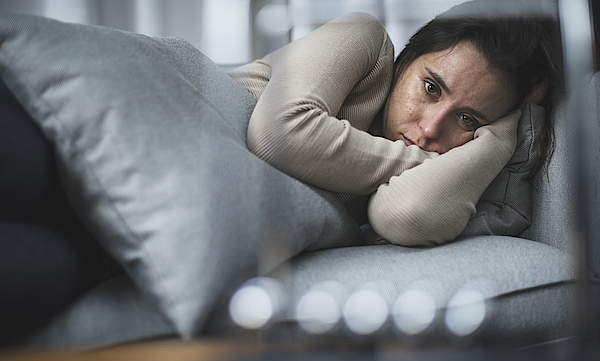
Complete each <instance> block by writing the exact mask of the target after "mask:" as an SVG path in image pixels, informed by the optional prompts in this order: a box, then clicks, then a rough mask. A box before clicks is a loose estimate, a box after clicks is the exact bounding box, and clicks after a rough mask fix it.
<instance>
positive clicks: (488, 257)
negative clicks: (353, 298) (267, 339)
mask: <svg viewBox="0 0 600 361" xmlns="http://www.w3.org/2000/svg"><path fill="white" fill-rule="evenodd" d="M288 270H289V272H288V273H286V277H284V278H282V280H284V285H285V287H286V288H285V291H284V292H283V293H282V294H284V295H286V298H285V300H286V301H287V302H288V306H287V307H286V308H285V309H284V310H283V313H282V314H281V315H280V316H279V317H278V318H277V320H276V322H277V323H281V322H285V321H292V320H295V319H296V316H295V311H296V305H297V304H298V302H299V300H300V298H301V297H302V296H303V295H304V294H306V292H307V291H309V290H310V289H311V288H313V287H315V285H318V284H321V285H324V286H322V287H323V288H324V289H325V290H326V291H327V292H329V293H330V294H332V295H333V296H334V298H336V299H337V300H338V301H339V304H340V309H341V307H342V305H343V303H344V302H345V300H347V299H348V296H349V295H350V294H351V293H352V292H354V291H356V290H359V289H361V288H370V289H373V290H375V291H377V292H379V293H380V294H381V296H382V297H383V298H384V299H385V300H386V302H387V305H388V307H389V309H390V310H391V309H392V307H393V305H394V302H395V300H396V299H397V298H398V296H399V295H400V294H402V293H403V292H404V291H406V290H409V289H415V288H416V289H421V290H424V291H426V292H428V293H429V294H430V295H431V296H432V297H433V298H434V299H435V301H436V306H437V316H436V317H437V318H440V317H441V316H443V313H444V309H445V307H446V306H447V305H448V302H449V301H450V299H451V298H452V296H453V295H455V294H456V293H457V292H458V291H459V290H461V289H465V288H469V289H474V290H478V291H480V292H481V293H482V294H483V296H484V297H485V298H486V299H487V300H488V302H491V303H490V304H489V305H488V306H490V307H492V306H493V301H490V300H493V299H495V298H497V297H505V296H506V295H511V294H515V293H524V294H527V293H529V292H532V291H533V290H536V289H537V288H540V287H542V288H544V287H548V286H550V285H553V284H558V283H561V282H565V281H566V282H569V281H572V280H573V279H574V277H575V274H576V266H575V259H574V258H573V257H572V256H571V255H570V254H568V253H567V252H563V251H561V250H558V249H556V248H554V247H551V246H548V245H545V244H542V243H539V242H534V241H530V240H526V239H522V238H516V237H506V236H481V237H467V238H464V239H461V240H459V241H458V242H454V243H450V244H446V245H443V246H439V247H435V248H408V247H401V246H395V245H376V246H367V247H350V248H340V249H332V250H325V251H319V252H312V253H308V254H304V255H301V256H299V257H297V258H295V259H294V261H293V262H292V263H291V265H290V266H288ZM331 281H333V282H334V283H335V284H337V285H338V286H337V287H336V286H331V285H329V286H327V284H326V283H325V284H324V283H323V282H331ZM567 295H568V293H567ZM525 298H527V297H525ZM529 300H530V301H531V302H534V301H535V302H536V303H534V304H531V305H529V306H528V307H529V309H534V310H535V309H537V310H539V312H538V313H539V314H533V315H527V316H525V315H523V312H525V310H521V309H515V310H513V311H514V312H511V313H510V317H511V320H509V319H502V318H503V317H508V315H509V314H508V313H507V314H506V315H504V314H503V312H507V309H506V308H504V309H503V310H502V311H499V310H498V309H496V311H494V309H493V307H492V308H490V313H488V318H489V317H491V319H493V320H494V321H493V322H492V323H491V324H490V325H489V327H490V329H485V332H486V334H487V335H488V337H493V335H498V336H499V337H501V338H506V339H511V338H512V339H513V340H514V339H515V337H522V336H518V335H526V334H527V332H529V331H531V330H535V329H536V328H538V329H537V334H536V335H533V336H535V337H540V338H542V339H543V337H541V336H540V335H541V334H542V333H544V332H546V333H548V334H549V335H551V334H552V330H551V329H549V328H552V327H558V326H562V325H563V324H564V323H565V322H568V321H569V320H570V317H571V316H572V313H566V314H565V315H564V317H563V316H561V317H556V318H555V319H548V313H546V312H545V311H544V307H546V306H548V305H554V306H552V308H550V309H549V310H556V309H557V307H558V309H560V308H562V307H569V306H568V304H567V303H566V302H568V301H569V298H568V297H566V296H565V295H564V293H562V294H561V295H560V297H558V296H557V297H555V298H548V299H545V298H544V297H538V296H535V295H533V296H532V297H531V298H530V299H529ZM493 312H499V313H497V314H495V313H493ZM441 318H442V319H441V320H438V321H437V322H438V323H440V324H439V325H437V326H432V328H431V329H427V330H426V331H425V332H424V334H425V335H426V337H432V338H433V339H439V338H445V337H448V335H449V333H448V331H447V328H446V327H445V326H444V324H443V317H441ZM496 318H497V319H496ZM523 320H526V322H525V321H523ZM488 321H489V320H488ZM488 321H486V322H488ZM530 321H531V323H529V322H530ZM486 325H487V323H486ZM484 328H485V327H484ZM300 333H301V334H302V333H303V332H300ZM381 333H383V334H385V335H387V336H386V337H388V336H392V337H399V336H403V335H402V334H401V333H400V332H399V331H397V330H396V331H395V330H394V326H393V323H392V317H391V316H388V319H387V322H386V324H385V325H384V327H383V328H382V330H380V331H379V332H378V334H381ZM342 334H346V335H352V332H350V331H348V329H347V328H346V326H344V321H343V320H340V321H339V323H338V325H337V328H335V329H334V330H333V331H332V332H329V333H328V335H329V336H332V335H333V336H335V335H338V336H339V335H342ZM297 336H298V335H297ZM304 336H306V335H304ZM442 336H443V337H442ZM438 337H439V338H438Z"/></svg>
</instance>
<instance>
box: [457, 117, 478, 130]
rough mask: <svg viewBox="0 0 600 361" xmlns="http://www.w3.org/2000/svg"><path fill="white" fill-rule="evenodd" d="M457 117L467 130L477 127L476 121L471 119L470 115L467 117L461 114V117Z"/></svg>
mask: <svg viewBox="0 0 600 361" xmlns="http://www.w3.org/2000/svg"><path fill="white" fill-rule="evenodd" d="M459 117H460V121H461V122H462V123H463V124H464V125H465V126H466V127H467V128H476V127H477V121H475V119H473V118H471V116H470V115H468V114H461V115H459Z"/></svg>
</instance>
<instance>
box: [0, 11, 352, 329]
mask: <svg viewBox="0 0 600 361" xmlns="http://www.w3.org/2000/svg"><path fill="white" fill-rule="evenodd" d="M0 44H1V45H0V74H1V76H2V79H3V80H4V81H5V83H6V85H7V86H8V88H9V89H11V91H12V92H13V94H15V96H16V98H17V99H18V100H19V102H20V103H21V104H22V105H23V106H24V108H25V109H26V110H27V111H28V112H29V113H30V115H31V116H32V118H33V119H34V120H35V121H36V122H37V123H38V124H39V125H40V127H41V128H42V131H43V133H44V135H45V136H46V138H47V139H48V140H49V141H50V142H51V143H52V144H53V145H54V147H55V149H56V155H57V160H58V163H59V170H60V173H61V177H62V180H63V183H64V185H65V188H66V191H67V194H68V196H69V198H70V200H71V202H72V203H73V205H74V207H75V209H76V210H77V212H78V214H79V216H80V217H81V218H82V219H83V221H84V222H85V223H86V225H87V226H88V227H89V229H90V230H91V231H92V232H93V234H94V235H95V236H96V237H97V239H98V240H99V242H100V243H101V244H102V246H104V247H105V248H106V249H107V250H108V252H110V254H111V255H112V256H113V257H114V258H115V259H116V260H117V261H118V262H119V263H120V264H121V266H123V268H124V269H125V271H126V272H127V274H128V275H129V276H130V277H131V279H132V280H133V282H134V283H135V284H136V286H137V287H139V288H140V290H141V291H142V292H143V293H144V294H145V295H147V296H148V297H149V300H150V301H151V302H152V303H153V304H155V305H157V306H158V309H160V310H161V311H162V312H163V313H164V314H165V315H166V319H167V320H168V322H170V323H171V324H172V325H173V326H174V328H175V329H176V330H177V332H179V334H181V335H182V336H184V337H190V336H192V335H195V334H198V333H199V332H201V330H202V329H203V327H204V323H205V320H206V317H207V316H208V314H209V313H210V312H211V310H212V309H213V307H215V305H216V304H217V303H218V302H219V301H220V300H222V299H223V298H228V294H229V293H230V292H232V290H233V289H235V288H236V287H237V285H239V284H240V283H241V282H243V281H244V280H245V279H246V278H248V277H251V276H252V275H255V274H257V273H258V272H261V273H262V272H267V271H268V270H270V269H271V268H273V267H275V266H277V265H278V264H279V263H281V262H282V261H284V260H286V259H287V258H289V257H291V256H293V255H295V254H297V253H299V252H300V251H302V250H309V249H319V248H326V247H333V246H341V245H352V244H359V243H361V234H360V230H359V228H358V226H357V225H356V223H355V222H354V221H353V220H352V219H351V218H350V217H349V216H348V215H347V213H346V212H345V210H344V209H343V206H342V205H341V203H339V201H338V200H337V198H336V197H335V196H334V195H331V194H329V193H325V192H318V191H316V190H314V189H312V188H310V187H308V186H306V185H305V184H302V183H300V182H298V181H296V180H294V179H292V178H290V177H288V176H286V175H284V174H282V173H280V172H279V171H277V170H275V169H274V168H272V167H270V166H269V165H267V164H266V163H264V162H263V161H261V160H259V159H258V158H256V157H255V156H253V155H252V154H251V153H249V152H248V150H247V147H246V140H245V139H246V138H245V137H246V127H247V122H248V119H249V117H250V114H251V111H252V109H253V106H254V103H255V100H254V98H253V97H252V96H251V95H250V94H248V93H247V92H246V91H244V90H243V89H242V88H240V87H239V86H238V85H237V84H236V83H235V82H234V81H233V80H232V79H230V78H229V77H228V76H227V75H226V74H225V73H224V72H223V71H222V70H220V69H219V68H218V67H217V66H216V65H215V64H213V63H212V62H211V61H210V60H209V59H208V58H206V57H205V56H203V55H202V54H201V53H200V52H198V51H197V50H196V49H195V48H193V47H192V46H191V45H190V44H188V43H187V42H185V41H183V40H178V39H153V38H149V37H146V36H143V35H136V34H131V33H127V32H121V31H117V30H113V29H109V28H103V27H92V26H85V25H76V24H67V23H61V22H57V21H53V20H49V19H45V18H38V17H32V16H25V15H16V14H0ZM259 255H261V256H263V257H261V258H260V263H259Z"/></svg>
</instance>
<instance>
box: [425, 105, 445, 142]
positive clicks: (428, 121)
mask: <svg viewBox="0 0 600 361" xmlns="http://www.w3.org/2000/svg"><path fill="white" fill-rule="evenodd" d="M445 118H446V112H444V111H443V110H440V111H432V112H429V113H428V114H424V117H423V119H421V121H420V122H419V127H420V128H421V132H422V134H423V136H424V137H426V138H428V139H439V138H440V137H441V136H442V131H443V125H444V119H445Z"/></svg>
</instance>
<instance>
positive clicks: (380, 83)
mask: <svg viewBox="0 0 600 361" xmlns="http://www.w3.org/2000/svg"><path fill="white" fill-rule="evenodd" d="M393 53H394V50H393V46H392V43H391V41H390V39H389V37H388V35H387V33H386V31H385V29H384V27H383V26H382V25H381V24H380V23H379V21H377V19H375V18H374V17H372V16H370V15H366V14H351V15H346V16H343V17H340V18H338V19H336V20H334V21H332V22H329V23H327V24H326V25H324V26H322V27H320V28H319V29H317V30H315V31H313V32H312V33H310V34H309V35H307V36H305V37H303V38H301V39H299V40H296V41H294V42H293V43H291V44H289V45H287V46H286V47H284V48H282V49H279V50H277V51H275V52H273V53H271V54H269V55H267V56H266V57H265V58H264V59H261V60H260V61H258V62H256V64H254V65H253V66H252V67H250V68H248V69H246V71H251V72H253V74H252V76H251V77H250V78H252V79H254V80H253V81H249V82H247V84H245V87H246V88H247V89H248V90H249V91H250V92H251V93H253V94H254V95H255V96H256V97H257V98H258V99H259V100H258V103H257V105H256V108H255V109H254V112H253V114H252V117H251V119H250V124H249V128H248V147H249V148H250V150H251V151H252V152H253V153H255V154H256V155H258V156H259V157H260V158H262V159H263V160H265V161H267V162H268V163H270V164H272V165H273V166H275V167H276V168H278V169H280V170H282V171H283V172H285V173H287V174H289V175H291V176H293V177H295V178H297V179H299V180H301V181H304V182H306V183H309V184H311V185H314V186H317V187H320V188H323V189H327V190H330V191H335V192H345V193H352V194H370V193H372V192H374V191H375V190H376V189H377V187H378V186H379V185H380V184H383V183H386V182H388V181H389V180H390V178H391V177H392V176H394V175H397V174H400V173H402V172H403V171H404V170H406V169H410V168H412V167H414V166H416V165H419V164H421V163H422V162H423V161H424V160H425V159H429V158H434V157H436V156H437V154H434V153H428V152H425V151H423V150H421V149H419V148H418V147H407V146H405V145H404V143H403V142H402V141H396V142H394V141H390V140H388V139H384V138H381V137H376V136H373V135H371V134H369V133H367V132H366V130H367V129H368V128H369V126H370V124H371V122H372V120H373V118H374V117H375V115H376V113H377V112H378V110H379V108H381V106H382V105H383V103H384V101H385V98H386V97H387V94H388V92H389V89H390V87H391V81H392V71H393V55H394V54H393ZM243 71H244V69H242V71H241V73H243ZM241 73H240V72H238V73H237V74H236V73H235V72H233V73H230V75H231V76H232V77H233V78H234V79H236V78H237V79H236V80H238V82H239V80H240V77H241V76H240V74H241ZM266 79H268V81H266ZM265 82H266V85H264V89H263V87H261V83H265ZM340 109H342V110H345V111H342V112H340ZM338 113H340V115H344V116H348V119H338V117H337V116H338Z"/></svg>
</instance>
